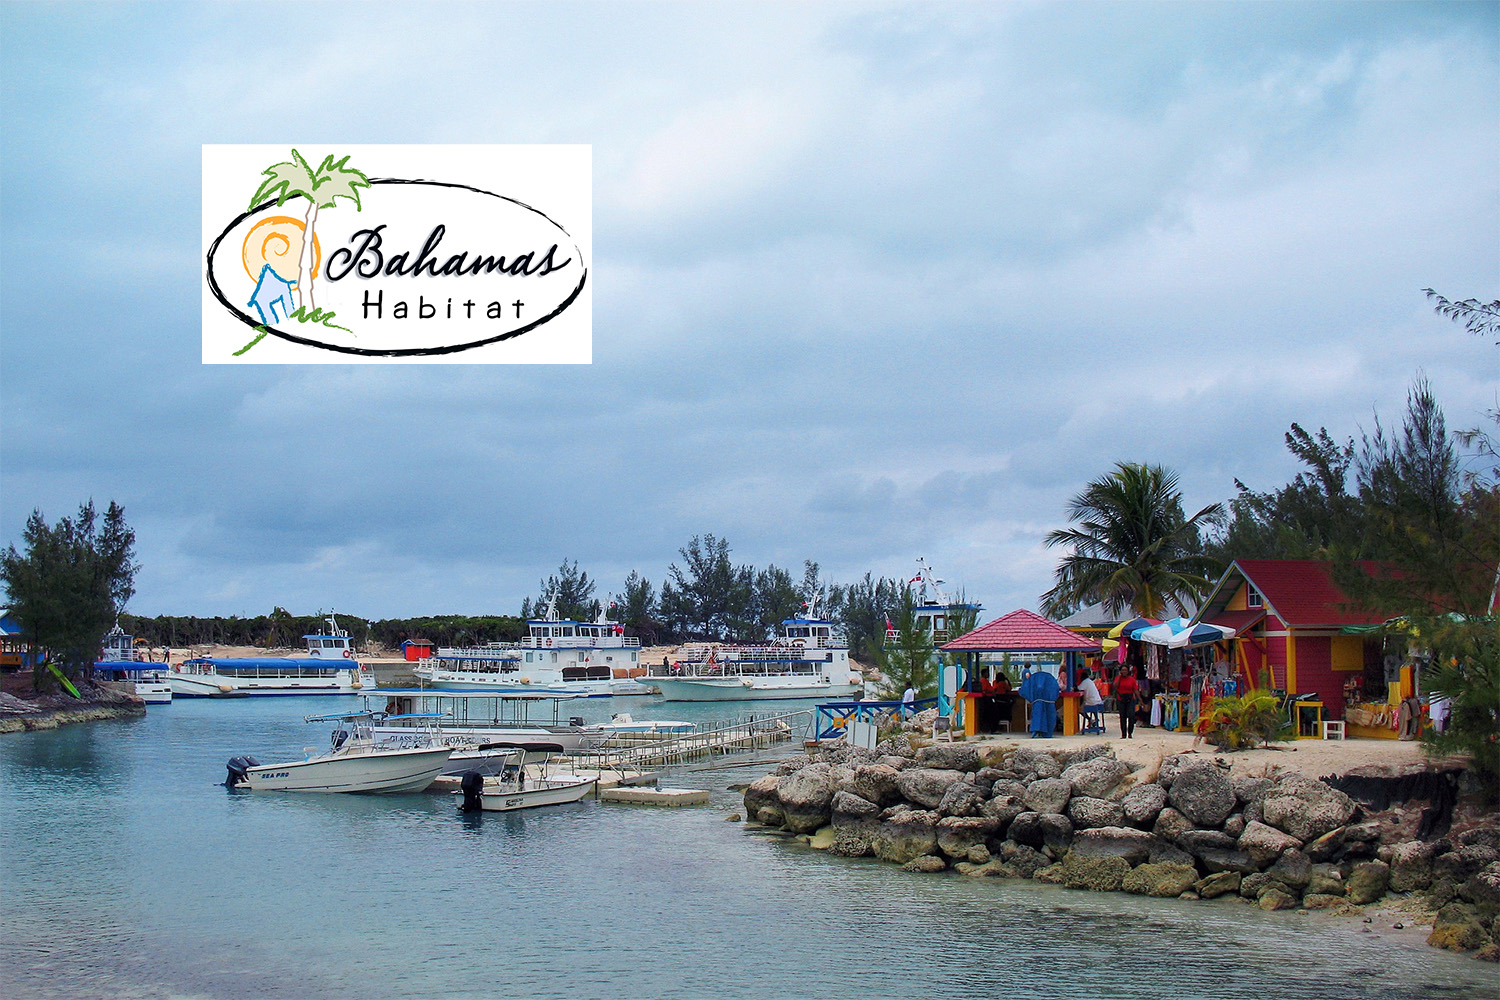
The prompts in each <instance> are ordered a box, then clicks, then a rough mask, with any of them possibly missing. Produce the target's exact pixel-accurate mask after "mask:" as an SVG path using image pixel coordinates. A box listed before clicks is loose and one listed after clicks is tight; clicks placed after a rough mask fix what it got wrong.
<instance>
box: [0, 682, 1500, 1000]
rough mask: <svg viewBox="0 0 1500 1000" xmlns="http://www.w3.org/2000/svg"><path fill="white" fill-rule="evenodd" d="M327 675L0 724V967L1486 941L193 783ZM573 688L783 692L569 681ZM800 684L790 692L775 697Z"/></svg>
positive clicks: (445, 967) (98, 974)
mask: <svg viewBox="0 0 1500 1000" xmlns="http://www.w3.org/2000/svg"><path fill="white" fill-rule="evenodd" d="M351 704H353V702H352V701H350V700H346V699H323V698H306V699H302V698H298V699H290V698H287V699H283V698H266V699H241V700H236V701H223V702H211V701H187V700H184V701H179V702H177V703H175V704H173V705H171V706H167V707H162V708H153V709H152V710H151V712H150V714H149V715H148V716H147V717H146V718H144V719H139V720H130V721H123V722H109V723H95V724H92V725H82V726H72V727H67V728H64V729H61V730H57V731H54V732H45V733H26V734H16V735H11V736H4V737H0V809H3V813H0V864H3V869H0V871H3V885H0V890H3V891H0V995H3V996H5V997H13V998H29V997H123V998H137V997H143V998H144V997H151V998H156V997H162V998H166V997H172V998H242V997H243V998H261V997H267V998H276V997H295V998H310V997H337V996H357V997H361V998H371V1000H381V998H387V997H392V998H394V997H424V998H425V997H451V998H461V997H475V998H478V997H509V996H519V997H536V998H563V997H567V998H588V997H601V998H603V997H609V998H617V997H622V996H623V997H634V996H654V997H664V998H696V997H713V998H714V1000H737V998H756V1000H759V998H764V997H815V996H816V997H822V996H828V995H834V996H849V997H862V996H877V995H878V996H884V995H895V994H902V993H914V994H915V995H921V996H927V995H940V996H947V997H1007V998H1030V997H1039V998H1040V997H1046V998H1055V997H1057V996H1059V995H1073V996H1081V997H1119V998H1157V997H1173V998H1179V997H1183V998H1185V997H1215V998H1220V997H1223V998H1239V997H1245V998H1251V997H1253V998H1256V1000H1261V998H1264V997H1266V996H1276V997H1284V998H1304V997H1305V998H1322V997H1326V996H1330V995H1339V996H1358V997H1366V998H1392V1000H1394V998H1407V997H1410V998H1414V1000H1415V998H1435V997H1481V996H1494V995H1495V994H1496V992H1497V991H1496V989H1495V986H1496V977H1495V969H1494V967H1493V966H1487V965H1482V964H1481V963H1477V962H1473V961H1470V960H1467V959H1464V958H1460V957H1457V956H1452V955H1448V954H1446V953H1442V952H1438V951H1436V950H1434V949H1428V948H1425V947H1411V946H1409V945H1408V944H1407V943H1406V942H1404V941H1397V940H1396V939H1395V935H1393V934H1392V933H1391V932H1389V931H1386V932H1385V933H1384V934H1382V933H1381V932H1380V931H1377V932H1375V933H1368V934H1367V933H1361V930H1362V926H1363V925H1361V924H1360V923H1359V922H1358V921H1348V920H1337V919H1334V918H1330V917H1327V916H1326V915H1322V914H1306V915H1298V914H1285V913H1281V914H1265V913H1262V912H1260V911H1259V910H1257V909H1255V908H1253V907H1248V906H1243V905H1239V904H1236V903H1233V902H1227V901H1220V902H1214V903H1198V904H1190V903H1182V902H1178V901H1175V900H1147V899H1142V898H1138V897H1129V896H1123V895H1118V894H1101V895H1094V894H1089V893H1079V892H1069V891H1067V890H1064V889H1060V888H1057V887H1053V886H1041V885H1034V884H1030V883H1019V882H1009V881H999V880H976V879H966V878H959V877H949V876H915V875H910V874H907V873H905V872H902V871H900V870H899V869H897V868H895V867H894V866H889V865H885V864H881V863H879V862H874V861H870V860H860V861H850V860H847V859H841V858H834V857H829V856H827V855H824V854H820V853H817V852H813V851H810V850H808V849H807V848H805V847H803V846H801V845H799V844H796V843H795V842H790V841H787V840H784V839H779V838H774V837H770V836H766V835H758V834H754V833H751V832H749V831H748V830H747V828H746V827H745V826H744V825H742V824H738V823H729V822H726V814H727V813H728V812H729V811H730V810H731V809H735V808H738V807H739V805H740V798H739V795H738V794H736V793H732V792H729V791H727V790H726V787H725V786H726V785H728V784H729V783H731V782H737V781H746V780H749V778H751V777H754V776H756V775H758V774H759V773H761V772H760V771H758V770H748V771H747V770H741V769H732V768H731V769H722V770H717V771H694V772H691V773H687V774H683V775H681V776H678V777H675V778H674V779H673V780H672V782H671V783H672V784H673V785H677V786H683V785H699V786H701V787H708V788H711V789H713V790H714V792H715V795H714V802H713V805H712V806H710V807H708V808H701V807H700V808H697V809H688V810H653V809H647V808H639V807H630V806H614V805H605V804H601V803H597V802H593V801H585V802H580V803H577V804H574V805H570V806H560V807H555V808H552V809H545V810H535V811H529V812H522V813H515V814H490V815H482V816H469V817H466V816H460V815H458V814H457V812H456V811H455V808H454V801H453V798H452V797H451V796H444V795H406V796H390V797H367V796H277V795H269V794H267V795H251V794H249V793H243V792H236V793H231V792H228V791H227V790H225V789H224V788H222V787H220V786H219V785H218V784H217V783H218V782H221V781H222V780H223V777H224V762H225V761H226V760H227V759H228V758H229V757H231V756H233V755H235V754H239V753H246V752H249V753H253V754H255V755H256V756H259V757H260V758H261V759H262V760H274V759H277V758H279V757H280V758H288V759H289V758H291V757H296V756H299V755H300V754H301V750H302V747H303V746H304V745H311V744H319V745H321V744H322V743H323V742H324V741H325V740H326V738H327V733H326V731H325V730H326V728H327V727H310V726H306V725H304V724H303V723H302V721H301V717H302V716H303V715H304V714H317V713H324V712H328V711H336V710H338V708H340V707H343V706H346V705H351ZM585 704H586V706H587V713H588V714H589V715H590V716H591V717H592V718H603V717H605V716H607V715H608V714H609V713H610V712H611V711H622V710H623V711H630V712H632V713H633V714H635V716H636V717H637V718H645V717H653V716H654V717H658V718H696V719H713V718H724V717H727V716H729V715H733V714H736V713H738V712H740V711H753V712H756V713H771V712H775V711H780V710H783V709H785V708H789V707H797V706H792V705H788V704H786V703H770V704H768V703H764V702H762V703H756V704H753V705H752V704H748V703H747V704H743V705H713V706H703V705H691V706H690V705H680V704H662V703H659V702H653V701H650V700H642V699H630V700H628V701H627V702H623V703H622V702H621V701H620V700H615V701H613V702H611V701H610V700H606V699H601V700H591V701H590V702H588V703H585ZM803 707H805V706H803Z"/></svg>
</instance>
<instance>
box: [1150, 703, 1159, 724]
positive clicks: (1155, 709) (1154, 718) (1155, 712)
mask: <svg viewBox="0 0 1500 1000" xmlns="http://www.w3.org/2000/svg"><path fill="white" fill-rule="evenodd" d="M1151 724H1152V725H1153V726H1156V727H1158V728H1160V726H1161V699H1160V698H1152V699H1151Z"/></svg>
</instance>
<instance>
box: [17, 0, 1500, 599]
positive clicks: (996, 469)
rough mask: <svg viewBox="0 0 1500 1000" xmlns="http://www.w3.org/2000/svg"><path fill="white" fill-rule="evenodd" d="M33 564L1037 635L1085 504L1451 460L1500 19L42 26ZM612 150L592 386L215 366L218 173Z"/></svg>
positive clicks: (823, 6) (653, 11)
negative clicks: (1129, 474)
mask: <svg viewBox="0 0 1500 1000" xmlns="http://www.w3.org/2000/svg"><path fill="white" fill-rule="evenodd" d="M0 88H3V90H0V94H3V100H0V116H3V130H0V135H3V139H0V545H4V544H11V543H16V544H19V542H20V538H21V532H22V529H23V527H24V524H25V521H26V518H27V516H28V515H29V514H30V513H31V512H32V510H33V509H40V510H41V511H42V512H43V513H44V515H45V516H47V517H48V518H49V519H55V518H57V517H59V516H62V515H64V514H68V513H71V512H72V511H73V510H75V509H76V507H77V505H78V504H79V503H80V502H82V501H84V500H86V499H89V498H93V499H94V500H95V501H96V502H97V503H99V504H101V505H102V504H105V503H107V502H108V501H110V500H115V501H118V502H119V503H121V504H122V505H123V506H124V508H125V511H126V517H127V520H128V521H129V523H130V524H131V525H132V527H134V529H135V531H136V536H137V555H138V561H139V563H140V570H139V573H138V575H137V577H136V594H135V597H134V598H133V600H132V601H131V604H130V607H129V610H130V611H132V612H133V613H136V614H142V615H156V614H177V615H190V614H197V615H213V614H224V615H228V614H237V615H256V614H264V613H266V612H268V611H270V609H271V608H272V607H273V606H277V605H279V606H283V607H286V608H287V609H289V610H291V611H293V612H294V613H298V614H312V613H316V612H318V611H320V610H324V609H330V608H332V609H337V610H339V611H346V612H349V613H352V614H357V615H361V616H365V617H368V618H386V617H402V616H411V615H427V614H487V613H497V614H498V613H511V614H513V613H515V612H516V611H518V610H519V608H520V604H521V601H522V599H523V598H524V597H526V596H528V595H533V594H535V593H536V591H537V588H538V584H539V581H540V580H541V579H542V578H543V577H545V576H547V575H548V574H549V573H551V572H555V571H556V569H557V567H558V564H559V563H560V562H561V561H562V560H564V559H570V560H577V561H578V563H579V564H580V566H581V567H582V568H583V569H585V570H587V571H588V572H589V573H590V575H591V576H593V577H594V578H595V579H596V580H597V581H598V582H599V589H600V592H601V593H603V592H610V591H618V590H620V589H621V587H622V586H623V582H624V580H625V577H626V575H627V574H629V573H630V572H631V571H632V570H635V571H638V572H640V573H641V574H643V575H644V576H645V577H647V578H648V579H650V580H651V581H652V582H653V583H654V584H657V585H658V586H659V585H660V582H661V580H662V578H663V576H664V575H665V573H666V570H667V567H668V564H669V563H671V562H674V561H675V562H677V563H678V564H679V565H680V564H681V562H682V560H681V557H680V556H679V554H678V550H679V549H680V548H681V547H682V546H684V545H685V544H686V543H687V542H688V540H689V539H690V538H691V537H693V536H694V535H699V534H707V533H713V534H715V535H718V536H720V537H723V538H725V539H727V540H728V542H729V545H730V548H731V550H732V556H733V558H734V560H735V561H736V562H737V563H751V564H754V565H756V566H757V567H764V566H765V565H767V564H768V563H774V564H776V565H779V566H783V567H787V568H790V569H792V570H793V573H794V575H800V569H801V566H802V562H803V560H806V559H811V560H815V561H817V562H818V563H819V564H820V566H821V568H822V572H823V575H824V576H825V578H829V579H832V580H835V581H848V580H852V579H854V578H856V577H858V576H861V575H863V574H864V573H865V572H867V571H868V572H871V573H874V574H875V575H877V576H879V575H885V576H891V577H899V578H907V577H910V576H913V575H915V570H916V560H917V558H918V557H925V558H926V559H927V560H928V561H929V562H931V563H932V565H933V566H934V568H935V569H936V571H937V573H938V575H940V576H942V577H944V578H945V579H946V580H947V581H948V585H949V586H950V587H951V588H953V589H959V588H962V589H963V591H964V592H965V594H966V595H967V596H968V598H969V599H971V600H975V601H978V602H980V603H982V604H983V605H984V606H985V609H986V612H985V613H984V614H983V615H982V616H981V617H982V619H985V620H987V619H988V618H990V617H993V616H996V615H999V614H1003V613H1005V612H1008V611H1010V610H1013V609H1015V608H1018V607H1028V608H1033V609H1034V608H1036V607H1037V605H1038V601H1039V597H1040V595H1041V594H1042V593H1043V592H1044V591H1045V590H1047V589H1048V587H1050V586H1051V582H1052V574H1053V571H1054V569H1055V567H1056V565H1057V561H1058V559H1059V557H1060V555H1061V553H1060V551H1059V550H1057V549H1049V548H1047V547H1046V546H1045V544H1044V537H1045V535H1046V533H1047V532H1048V531H1050V530H1052V529H1055V528H1058V527H1062V526H1063V525H1065V523H1066V504H1067V500H1068V498H1069V497H1070V496H1072V495H1074V494H1076V493H1077V492H1078V491H1080V490H1081V489H1082V488H1083V487H1084V486H1085V485H1086V484H1087V482H1088V481H1089V480H1090V479H1093V478H1096V477H1098V476H1100V475H1102V474H1104V473H1106V472H1108V471H1109V470H1110V469H1111V468H1112V467H1113V465H1114V464H1115V463H1116V462H1121V461H1131V462H1151V463H1160V464H1163V465H1165V466H1167V467H1168V468H1170V469H1172V470H1173V471H1175V472H1176V473H1177V474H1178V476H1179V477H1180V479H1181V482H1182V486H1183V490H1184V500H1185V503H1186V505H1187V506H1188V508H1189V509H1190V511H1191V510H1196V509H1198V508H1199V507H1201V506H1204V505H1207V504H1210V503H1214V502H1217V501H1222V500H1226V499H1228V498H1229V497H1231V496H1232V495H1233V493H1234V480H1235V479H1236V478H1238V479H1240V480H1242V481H1243V482H1245V483H1247V484H1249V485H1251V486H1252V487H1255V488H1260V489H1271V488H1275V487H1277V486H1279V485H1281V484H1283V483H1285V482H1286V481H1287V480H1288V479H1289V478H1290V477H1291V476H1292V475H1294V474H1295V473H1296V471H1297V466H1296V462H1295V460H1294V459H1293V458H1292V457H1291V456H1290V455H1289V454H1288V453H1287V452H1286V450H1285V447H1284V444H1283V434H1284V433H1285V431H1286V429H1287V427H1288V426H1289V425H1290V424H1291V423H1292V422H1293V421H1296V422H1298V423H1301V424H1303V425H1304V426H1307V427H1309V428H1315V427H1319V426H1326V427H1327V428H1328V429H1329V430H1330V432H1332V433H1333V434H1334V435H1335V436H1336V437H1339V438H1348V437H1351V436H1354V437H1357V436H1358V435H1359V434H1360V433H1361V432H1362V431H1368V430H1372V429H1373V427H1374V420H1375V418H1376V416H1377V415H1379V416H1380V417H1381V419H1382V420H1384V421H1386V422H1391V421H1396V420H1399V415H1400V412H1401V410H1402V408H1403V407H1404V403H1405V397H1406V392H1407V390H1408V388H1409V386H1410V385H1411V382H1412V380H1413V379H1414V378H1415V377H1417V375H1418V374H1419V373H1420V374H1422V375H1424V376H1425V377H1426V378H1427V379H1429V380H1430V381H1431V383H1432V386H1433V389H1434V391H1435V393H1436V395H1437V397H1438V399H1439V401H1440V402H1441V403H1442V405H1443V407H1444V409H1445V411H1446V413H1447V416H1448V419H1449V422H1450V425H1454V426H1472V425H1475V424H1478V423H1480V422H1481V420H1482V419H1483V414H1484V412H1485V411H1486V410H1488V409H1492V408H1494V407H1496V406H1497V385H1500V350H1497V349H1496V348H1495V346H1493V345H1491V344H1487V343H1486V342H1484V341H1482V340H1480V339H1479V338H1476V337H1473V336H1471V335H1468V334H1466V333H1465V332H1464V331H1463V329H1462V328H1461V327H1460V326H1458V325H1457V324H1455V323H1452V322H1451V321H1449V320H1446V319H1443V318H1441V317H1439V316H1436V315H1435V314H1434V313H1433V311H1432V305H1431V303H1430V302H1429V301H1428V300H1427V299H1426V297H1425V296H1424V294H1423V289H1425V288H1429V287H1431V288H1435V289H1437V290H1438V291H1439V292H1441V293H1442V294H1444V295H1447V296H1448V297H1450V298H1454V299H1458V298H1469V297H1471V296H1472V297H1477V298H1480V299H1483V300H1490V299H1495V298H1500V5H1497V4H1495V3H1461V4H1417V5H1404V4H1395V3H1364V4H1353V5H1344V4H1320V3H1306V4H1281V3H1278V4H1248V3H1214V4H1206V5H1195V4H1140V5H1138V4H1127V3H1118V4H1115V3H1110V4H1088V3H1010V4H998V3H997V4H940V3H923V4H914V5H907V4H876V3H837V4H827V3H797V4H785V5H782V4H744V3H739V4H707V3H702V4H683V3H628V2H627V3H582V4H570V3H545V4H504V5H502V4H479V5H462V4H441V5H426V4H420V3H401V4H394V5H378V4H372V5H364V4H358V5H346V4H326V5H325V4H295V5H289V6H278V5H274V4H254V5H232V4H211V5H210V4H188V5H184V6H175V5H170V4H147V5H142V6H133V5H128V4H98V5H74V4H67V3H46V4H27V3H11V4H5V5H3V7H0ZM307 142H311V143H320V144H334V145H337V144H338V143H349V144H358V143H434V144H436V143H473V144H482V143H501V144H503V143H586V144H590V145H591V146H592V148H593V206H594V210H593V227H592V231H593V261H592V270H591V277H592V279H593V282H594V284H593V363H592V364H591V365H587V366H562V365H557V366H541V365H514V366H511V365H433V366H351V365H309V366H297V365H269V366H267V365H256V366H228V365H216V366H205V365H203V364H202V363H201V361H200V355H201V336H202V334H201V315H200V298H201V295H200V288H201V286H202V283H203V266H202V256H201V246H200V242H201V240H200V237H201V232H200V229H201V221H200V192H201V189H202V177H201V150H202V146H203V145H204V144H213V143H271V144H278V145H286V146H291V145H292V144H294V143H307Z"/></svg>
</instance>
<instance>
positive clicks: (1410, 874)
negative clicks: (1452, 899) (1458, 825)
mask: <svg viewBox="0 0 1500 1000" xmlns="http://www.w3.org/2000/svg"><path fill="white" fill-rule="evenodd" d="M1438 850H1439V844H1438V843H1436V842H1434V843H1426V842H1423V841H1420V840H1412V841H1408V842H1407V843H1404V844H1397V845H1395V846H1394V847H1392V848H1391V850H1390V858H1389V863H1390V866H1391V885H1390V890H1391V892H1417V891H1418V890H1421V889H1425V888H1427V887H1428V886H1430V885H1431V884H1432V862H1433V859H1434V858H1436V857H1437V853H1438Z"/></svg>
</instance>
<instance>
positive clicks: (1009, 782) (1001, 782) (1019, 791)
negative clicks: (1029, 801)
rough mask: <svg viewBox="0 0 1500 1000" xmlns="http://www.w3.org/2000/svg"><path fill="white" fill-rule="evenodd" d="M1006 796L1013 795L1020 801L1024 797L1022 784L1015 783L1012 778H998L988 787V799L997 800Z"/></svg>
mask: <svg viewBox="0 0 1500 1000" xmlns="http://www.w3.org/2000/svg"><path fill="white" fill-rule="evenodd" d="M1007 795H1013V796H1015V798H1016V799H1017V800H1020V799H1021V798H1023V797H1024V796H1025V795H1026V785H1025V783H1024V782H1020V781H1016V780H1015V779H1014V778H999V779H996V781H995V783H994V784H993V785H991V786H990V798H993V799H999V798H1004V797H1005V796H1007Z"/></svg>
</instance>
